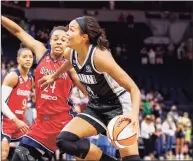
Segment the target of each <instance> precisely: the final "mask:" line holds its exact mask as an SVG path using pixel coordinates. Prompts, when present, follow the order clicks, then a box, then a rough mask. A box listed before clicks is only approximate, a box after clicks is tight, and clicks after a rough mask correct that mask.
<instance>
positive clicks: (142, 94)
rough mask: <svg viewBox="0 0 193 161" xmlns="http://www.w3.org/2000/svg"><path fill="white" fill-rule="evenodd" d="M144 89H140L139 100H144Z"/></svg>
mask: <svg viewBox="0 0 193 161" xmlns="http://www.w3.org/2000/svg"><path fill="white" fill-rule="evenodd" d="M145 99H146V98H145V90H143V89H141V100H142V101H145Z"/></svg>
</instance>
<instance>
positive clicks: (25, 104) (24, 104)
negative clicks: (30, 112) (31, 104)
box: [22, 99, 27, 109]
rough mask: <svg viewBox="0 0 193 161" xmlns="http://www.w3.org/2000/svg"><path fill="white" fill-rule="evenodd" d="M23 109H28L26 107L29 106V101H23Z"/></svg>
mask: <svg viewBox="0 0 193 161" xmlns="http://www.w3.org/2000/svg"><path fill="white" fill-rule="evenodd" d="M22 105H23V106H22V109H25V108H26V106H27V100H26V99H24V100H23V101H22Z"/></svg>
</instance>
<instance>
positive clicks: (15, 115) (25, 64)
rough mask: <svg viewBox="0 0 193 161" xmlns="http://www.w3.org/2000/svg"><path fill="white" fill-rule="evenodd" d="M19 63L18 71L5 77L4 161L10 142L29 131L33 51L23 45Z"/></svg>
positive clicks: (18, 54)
mask: <svg viewBox="0 0 193 161" xmlns="http://www.w3.org/2000/svg"><path fill="white" fill-rule="evenodd" d="M17 62H18V67H17V69H15V70H13V71H12V72H10V73H9V74H8V75H7V76H6V77H5V79H4V81H3V85H2V109H1V110H2V113H3V115H2V131H1V147H2V155H1V160H2V161H6V160H7V157H8V154H9V149H10V142H18V141H20V140H21V138H22V137H23V135H24V134H25V133H26V132H27V131H28V129H29V127H28V126H27V125H26V123H25V108H26V105H27V101H28V97H29V96H30V92H31V90H32V85H33V78H32V76H30V75H29V70H30V68H31V66H32V63H33V53H32V52H31V50H30V49H28V48H26V47H24V46H23V45H21V47H20V49H19V50H18V52H17Z"/></svg>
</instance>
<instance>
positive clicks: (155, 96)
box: [154, 91, 163, 102]
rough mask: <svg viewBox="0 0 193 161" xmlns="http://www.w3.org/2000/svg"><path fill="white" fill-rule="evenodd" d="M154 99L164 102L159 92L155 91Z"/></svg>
mask: <svg viewBox="0 0 193 161" xmlns="http://www.w3.org/2000/svg"><path fill="white" fill-rule="evenodd" d="M154 98H155V99H156V100H157V101H159V102H160V101H163V97H162V95H161V93H160V92H159V91H155V92H154Z"/></svg>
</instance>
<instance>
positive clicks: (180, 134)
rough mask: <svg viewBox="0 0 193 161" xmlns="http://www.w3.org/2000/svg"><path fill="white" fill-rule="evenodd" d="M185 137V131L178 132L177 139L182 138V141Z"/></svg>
mask: <svg viewBox="0 0 193 161" xmlns="http://www.w3.org/2000/svg"><path fill="white" fill-rule="evenodd" d="M184 137H185V135H184V133H183V131H181V130H180V131H177V132H176V138H180V139H182V138H184Z"/></svg>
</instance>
